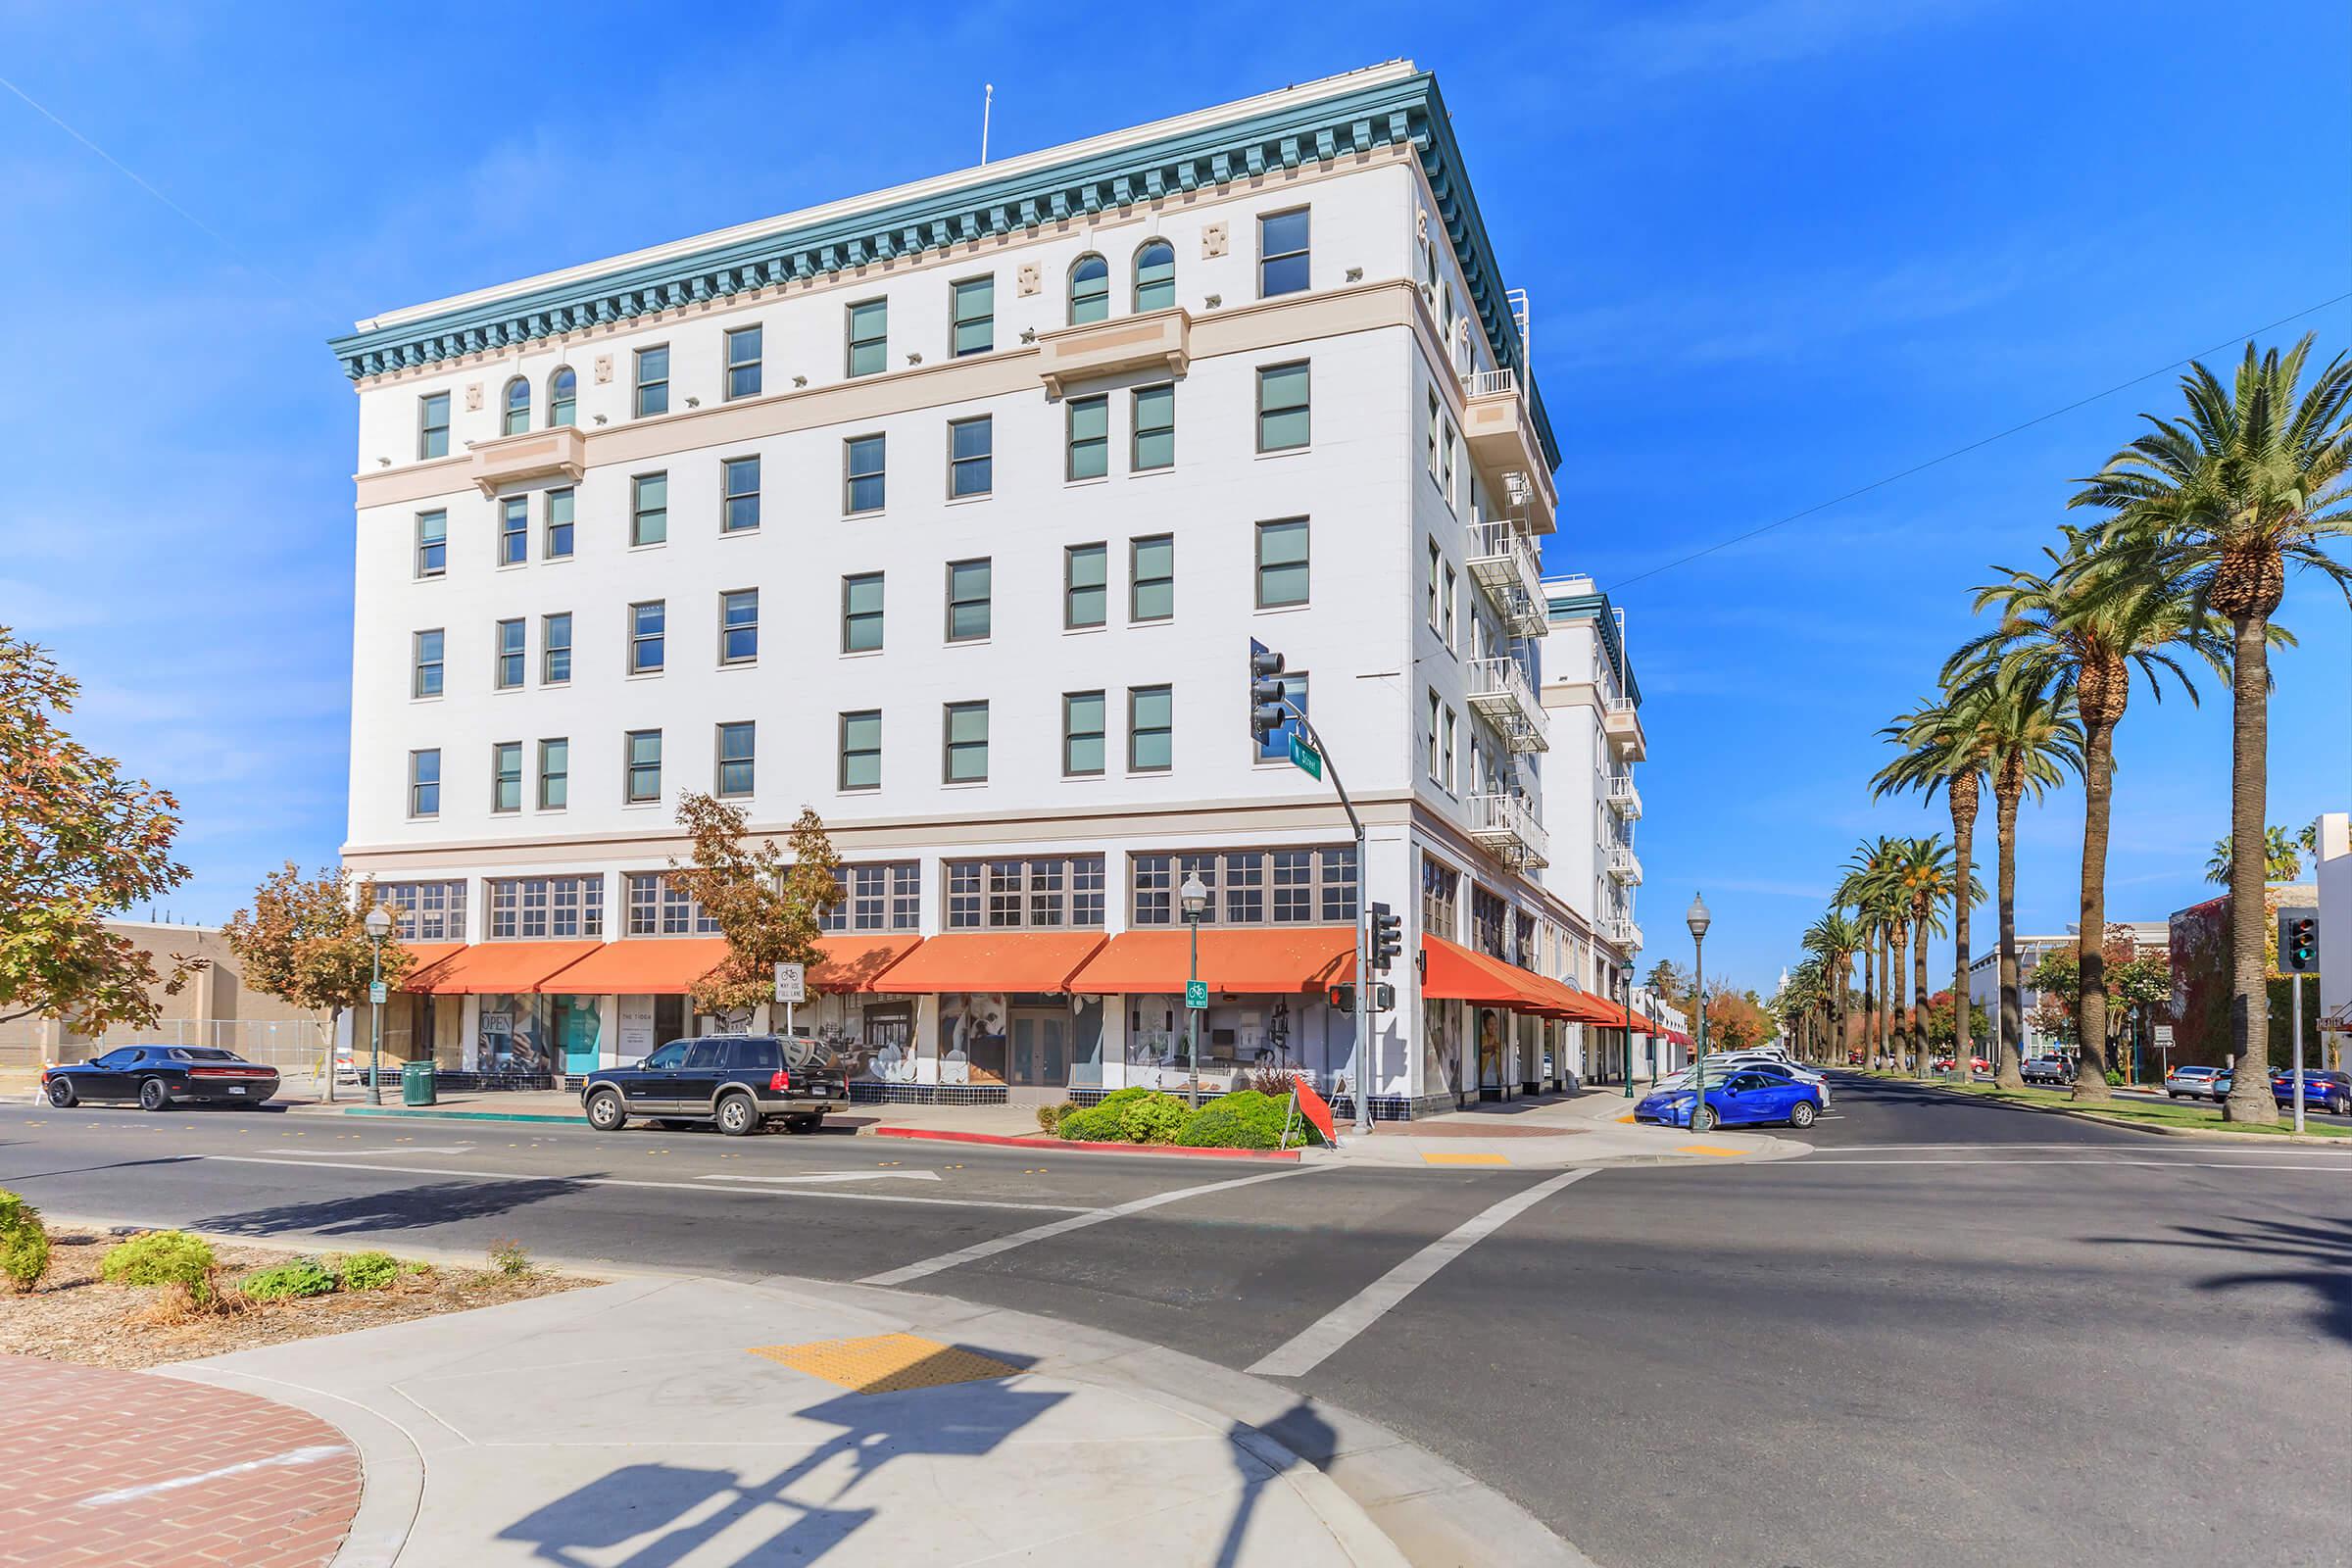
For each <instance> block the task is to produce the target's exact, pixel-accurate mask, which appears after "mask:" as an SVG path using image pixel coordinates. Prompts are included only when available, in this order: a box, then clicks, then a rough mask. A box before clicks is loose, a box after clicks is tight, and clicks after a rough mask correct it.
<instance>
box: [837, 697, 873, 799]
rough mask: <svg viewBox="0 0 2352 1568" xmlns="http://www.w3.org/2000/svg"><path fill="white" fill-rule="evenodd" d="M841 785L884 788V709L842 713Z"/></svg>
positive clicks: (850, 788)
mask: <svg viewBox="0 0 2352 1568" xmlns="http://www.w3.org/2000/svg"><path fill="white" fill-rule="evenodd" d="M841 787H842V788H843V789H844V790H878V789H880V788H881V787H882V711H881V710H880V709H877V708H869V709H866V710H864V711H860V712H856V713H844V714H842V715H841Z"/></svg>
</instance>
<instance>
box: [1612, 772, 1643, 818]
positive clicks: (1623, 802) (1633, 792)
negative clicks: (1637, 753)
mask: <svg viewBox="0 0 2352 1568" xmlns="http://www.w3.org/2000/svg"><path fill="white" fill-rule="evenodd" d="M1609 805H1610V806H1611V807H1612V808H1614V809H1615V810H1616V812H1617V814H1618V815H1619V816H1624V817H1638V816H1640V815H1641V814H1642V792H1641V791H1640V790H1638V789H1636V788H1634V776H1633V774H1631V773H1617V774H1613V775H1611V777H1610V779H1609Z"/></svg>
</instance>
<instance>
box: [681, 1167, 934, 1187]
mask: <svg viewBox="0 0 2352 1568" xmlns="http://www.w3.org/2000/svg"><path fill="white" fill-rule="evenodd" d="M698 1180H701V1181H706V1182H791V1183H804V1184H813V1183H821V1182H887V1181H903V1182H935V1181H937V1180H939V1172H937V1171H935V1170H843V1171H827V1172H824V1173H823V1174H820V1175H816V1176H746V1175H743V1174H742V1173H740V1172H738V1171H731V1170H729V1171H720V1172H719V1173H718V1174H717V1175H715V1176H704V1177H700V1178H698Z"/></svg>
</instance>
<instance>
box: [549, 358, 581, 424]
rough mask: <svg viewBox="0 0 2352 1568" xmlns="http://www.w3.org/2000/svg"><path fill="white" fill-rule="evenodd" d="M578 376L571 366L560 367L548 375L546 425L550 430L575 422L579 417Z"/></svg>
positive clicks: (578, 420)
mask: <svg viewBox="0 0 2352 1568" xmlns="http://www.w3.org/2000/svg"><path fill="white" fill-rule="evenodd" d="M579 397H580V378H579V377H578V376H577V375H574V374H573V373H572V369H571V367H570V366H568V365H566V366H564V367H562V368H559V369H558V370H557V371H556V373H555V374H554V375H552V376H550V377H548V382H547V427H548V428H549V429H551V430H553V429H554V428H556V427H557V426H558V425H562V424H577V423H579V422H580V419H579Z"/></svg>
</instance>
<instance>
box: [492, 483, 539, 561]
mask: <svg viewBox="0 0 2352 1568" xmlns="http://www.w3.org/2000/svg"><path fill="white" fill-rule="evenodd" d="M530 553H531V498H530V497H529V496H508V497H507V498H506V499H505V500H503V501H501V502H500V503H499V504H498V564H500V565H502V566H519V565H521V564H523V563H524V562H525V561H527V560H529V559H530Z"/></svg>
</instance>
